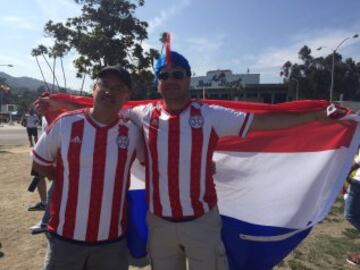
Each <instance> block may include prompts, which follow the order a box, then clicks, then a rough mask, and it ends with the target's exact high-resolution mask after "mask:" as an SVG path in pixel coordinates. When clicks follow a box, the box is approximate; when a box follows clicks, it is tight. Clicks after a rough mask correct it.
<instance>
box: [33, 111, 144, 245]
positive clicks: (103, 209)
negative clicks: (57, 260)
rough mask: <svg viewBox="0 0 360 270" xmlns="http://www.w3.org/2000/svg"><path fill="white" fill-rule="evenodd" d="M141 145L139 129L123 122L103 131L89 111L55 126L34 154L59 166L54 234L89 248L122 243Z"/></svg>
mask: <svg viewBox="0 0 360 270" xmlns="http://www.w3.org/2000/svg"><path fill="white" fill-rule="evenodd" d="M139 142H141V140H140V133H139V129H138V127H136V126H135V125H134V124H133V122H131V121H127V120H126V119H124V118H121V117H119V118H118V119H117V120H116V121H114V122H113V123H112V124H110V125H106V126H103V127H100V126H99V125H98V124H97V123H95V122H94V120H92V119H91V117H90V115H89V109H84V110H79V111H75V112H70V113H66V114H63V115H61V116H60V117H59V118H58V119H57V120H55V121H54V122H53V123H52V124H51V125H50V126H49V127H48V129H47V130H46V132H44V134H43V135H42V136H41V138H40V139H39V142H38V143H37V144H36V146H35V148H34V150H33V160H34V161H35V162H36V163H38V164H40V165H43V166H51V165H52V164H53V163H54V162H56V179H55V188H54V191H53V193H52V197H51V204H50V207H51V219H50V222H49V225H48V229H49V231H50V232H52V233H55V234H56V235H59V236H61V237H63V238H64V239H69V240H76V241H82V242H85V243H101V242H103V241H112V240H117V239H119V238H121V237H122V236H123V234H124V230H125V225H126V192H127V190H128V187H129V172H130V167H131V164H132V162H133V160H134V157H135V149H136V146H137V145H138V143H139Z"/></svg>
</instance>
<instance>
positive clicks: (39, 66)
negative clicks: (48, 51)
mask: <svg viewBox="0 0 360 270" xmlns="http://www.w3.org/2000/svg"><path fill="white" fill-rule="evenodd" d="M40 54H41V52H40V51H39V49H33V50H32V51H31V56H33V57H35V60H36V64H37V65H38V68H39V70H40V73H41V76H42V78H43V81H44V83H45V85H46V88H47V89H48V91H49V90H50V88H49V85H48V83H47V82H46V79H45V76H44V72H43V70H42V68H41V65H40V62H39V59H38V56H39V55H40Z"/></svg>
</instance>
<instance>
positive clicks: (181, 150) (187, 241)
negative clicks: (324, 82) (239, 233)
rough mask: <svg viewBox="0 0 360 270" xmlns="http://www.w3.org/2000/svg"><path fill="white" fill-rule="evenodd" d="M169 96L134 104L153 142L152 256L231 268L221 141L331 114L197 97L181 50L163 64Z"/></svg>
mask: <svg viewBox="0 0 360 270" xmlns="http://www.w3.org/2000/svg"><path fill="white" fill-rule="evenodd" d="M154 69H155V75H156V79H157V83H158V85H157V87H158V92H159V93H160V94H161V96H162V98H163V100H161V101H160V102H158V103H156V104H148V105H143V106H139V107H135V108H133V110H132V111H130V112H129V113H130V118H132V119H134V121H135V122H137V123H138V125H140V126H142V129H143V132H144V136H145V144H146V147H147V150H148V151H147V154H148V156H147V184H148V185H147V194H148V205H149V211H148V215H147V223H148V228H149V243H148V247H149V256H150V261H151V265H152V269H153V270H167V269H175V270H184V269H186V260H187V261H188V264H189V268H190V269H197V270H212V269H213V270H219V269H221V270H222V269H228V264H227V260H226V254H225V249H224V246H223V243H222V240H221V227H222V225H221V218H220V215H219V211H218V207H217V195H216V190H215V184H214V179H213V175H212V173H211V166H212V165H211V161H212V156H213V153H214V150H215V146H216V143H217V141H218V139H219V138H220V137H222V136H242V137H245V136H246V134H247V133H248V132H250V131H254V130H271V129H280V128H287V127H290V126H293V125H296V124H301V123H304V122H308V121H312V120H314V119H323V120H325V119H326V118H327V116H326V113H325V112H324V111H321V112H314V113H307V114H302V115H298V114H297V115H296V116H294V115H291V114H281V113H274V114H272V115H266V116H263V115H256V116H255V115H253V114H250V113H244V112H239V111H234V110H231V109H227V108H224V107H221V106H215V105H207V104H204V103H202V102H201V101H195V100H191V98H190V93H189V88H190V80H191V68H190V65H189V63H188V61H187V59H186V58H185V57H184V56H182V55H181V54H179V53H177V52H174V51H172V52H170V55H167V56H165V55H162V56H161V57H160V58H159V59H158V60H157V61H156V63H155V66H154Z"/></svg>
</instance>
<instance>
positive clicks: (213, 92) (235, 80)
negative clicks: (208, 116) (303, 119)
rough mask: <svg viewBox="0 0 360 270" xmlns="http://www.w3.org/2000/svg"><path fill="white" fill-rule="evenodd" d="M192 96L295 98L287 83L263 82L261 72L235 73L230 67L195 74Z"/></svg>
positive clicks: (264, 99)
mask: <svg viewBox="0 0 360 270" xmlns="http://www.w3.org/2000/svg"><path fill="white" fill-rule="evenodd" d="M190 92H191V97H193V98H200V99H201V98H207V99H225V100H243V101H252V102H265V103H280V102H285V101H290V100H292V99H293V96H292V94H291V93H290V92H289V88H288V85H286V84H261V83H260V74H257V73H255V74H251V73H250V72H249V70H248V72H247V73H246V74H233V73H232V71H231V70H229V69H223V70H221V69H218V70H211V71H208V72H207V73H206V75H205V76H193V77H192V78H191V85H190Z"/></svg>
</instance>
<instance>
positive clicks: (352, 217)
mask: <svg viewBox="0 0 360 270" xmlns="http://www.w3.org/2000/svg"><path fill="white" fill-rule="evenodd" d="M344 216H345V219H346V220H347V221H349V222H350V223H351V224H352V225H353V226H354V227H355V228H356V229H357V230H358V231H360V181H356V180H353V181H352V182H351V184H350V188H349V193H348V197H347V198H346V200H345V208H344Z"/></svg>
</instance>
